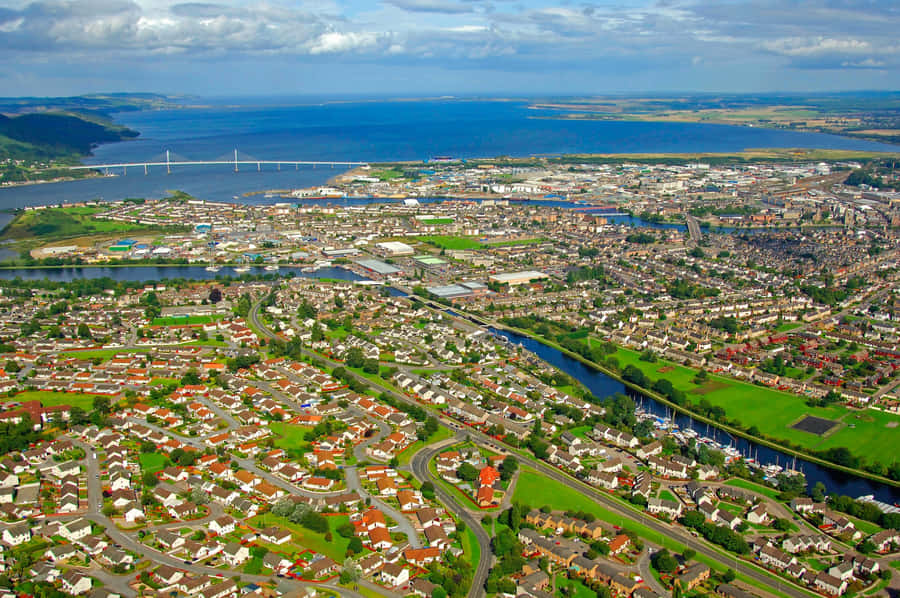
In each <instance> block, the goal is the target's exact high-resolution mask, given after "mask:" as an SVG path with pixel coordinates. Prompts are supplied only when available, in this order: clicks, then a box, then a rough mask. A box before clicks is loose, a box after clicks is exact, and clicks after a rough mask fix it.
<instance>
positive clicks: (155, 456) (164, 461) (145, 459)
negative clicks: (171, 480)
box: [139, 453, 169, 473]
mask: <svg viewBox="0 0 900 598" xmlns="http://www.w3.org/2000/svg"><path fill="white" fill-rule="evenodd" d="M139 461H140V463H141V470H142V471H144V472H149V473H156V472H157V471H161V470H163V469H165V468H166V467H167V466H168V464H169V458H168V457H166V456H165V455H163V454H161V453H141V456H140V458H139Z"/></svg>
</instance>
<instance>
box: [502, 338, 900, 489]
mask: <svg viewBox="0 0 900 598" xmlns="http://www.w3.org/2000/svg"><path fill="white" fill-rule="evenodd" d="M491 331H492V332H494V333H496V334H499V335H501V336H503V337H505V338H507V339H508V340H510V341H512V342H513V343H515V344H519V345H522V347H523V348H525V349H527V350H529V351H531V352H532V353H534V354H535V355H537V356H538V357H540V358H541V359H543V360H544V361H546V362H547V363H549V364H551V365H553V366H555V367H557V368H559V369H560V370H562V371H563V372H565V373H566V374H568V375H570V376H572V377H573V378H575V379H576V380H578V381H579V382H581V383H582V384H584V386H585V387H587V389H588V390H590V391H591V393H593V394H594V395H595V396H597V397H600V398H606V397H609V396H611V395H613V394H615V393H617V392H622V393H627V394H630V395H632V396H633V397H634V399H635V402H636V403H638V404H639V405H641V406H643V408H644V410H645V411H647V412H649V413H653V414H655V415H658V416H660V417H665V415H666V413H667V410H668V412H669V413H671V408H667V406H666V405H664V404H662V403H660V402H658V401H656V400H655V399H653V398H651V397H648V396H646V395H643V394H640V393H632V392H630V391H629V390H628V389H627V387H626V386H625V385H624V384H622V383H621V382H619V381H618V380H615V379H613V378H610V377H609V376H607V375H606V374H604V373H602V372H600V371H598V370H595V369H593V368H591V367H589V366H587V365H585V364H583V363H582V362H580V361H578V360H577V359H573V358H571V357H569V356H568V355H565V354H564V353H562V352H561V351H559V350H557V349H554V348H553V347H548V346H547V345H545V344H543V343H541V342H538V341H536V340H534V339H532V338H529V337H527V336H522V335H520V334H516V333H514V332H509V331H506V330H498V329H495V328H492V329H491ZM675 423H676V424H678V426H679V428H681V429H687V428H693V429H694V430H695V431H696V432H698V433H699V434H700V435H701V436H707V437H709V438H712V439H714V440H716V442H718V443H720V444H723V445H725V446H727V445H729V444H730V445H731V446H733V447H735V448H736V449H738V450H739V451H741V454H743V455H745V456H751V455H752V456H753V457H754V458H756V459H757V460H758V461H759V462H760V463H764V464H769V463H773V464H781V465H785V464H787V465H789V466H791V465H793V464H794V460H795V459H794V457H792V456H789V455H787V454H785V453H782V452H780V451H776V450H774V449H771V448H769V447H767V446H762V445H759V444H757V443H755V442H750V441H748V440H745V439H743V438H737V437H732V436H731V435H730V434H728V433H727V432H724V431H722V430H719V429H718V428H715V427H713V426H707V424H705V423H700V422H698V421H696V420H694V419H693V418H691V417H689V416H686V415H677V416H676V417H675ZM796 469H798V470H800V471H802V472H803V473H804V475H805V476H806V480H807V482H808V483H809V484H810V486H812V485H813V484H815V483H816V482H822V483H823V484H825V487H826V488H827V489H828V492H830V493H838V494H846V495H848V496H852V497H854V498H856V497H858V496H864V495H867V494H872V495H874V496H875V498H876V499H878V500H881V501H883V502H886V503H889V504H894V503H895V502H897V501H900V488H896V487H894V486H890V485H888V484H882V483H879V482H874V481H871V480H868V479H866V478H861V477H858V476H854V475H849V474H845V473H842V472H840V471H835V470H833V469H830V468H828V467H824V466H822V465H818V464H817V463H812V462H810V461H806V460H805V459H796Z"/></svg>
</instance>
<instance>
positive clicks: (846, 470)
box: [492, 322, 900, 488]
mask: <svg viewBox="0 0 900 598" xmlns="http://www.w3.org/2000/svg"><path fill="white" fill-rule="evenodd" d="M492 325H493V326H494V327H495V328H497V329H500V330H506V331H509V332H511V333H513V334H517V335H519V336H522V337H525V338H529V339H531V340H533V341H535V342H538V343H541V344H543V345H546V346H547V347H550V348H552V349H555V350H556V351H559V352H560V353H562V354H563V355H565V356H567V357H569V358H571V359H574V360H576V361H578V362H580V363H581V364H583V365H585V366H587V367H588V368H591V369H593V370H595V371H597V372H600V373H602V374H604V375H605V376H608V377H609V378H611V379H613V380H615V381H617V382H619V383H620V384H622V385H623V386H624V387H626V388H628V389H630V390H632V391H634V392H636V393H639V394H642V395H645V396H647V397H650V398H652V399H653V400H655V401H657V402H659V403H661V404H663V405H666V406H667V407H669V408H671V409H672V410H673V411H675V412H677V413H681V414H683V415H686V416H689V417H691V418H692V419H694V420H696V421H698V422H702V423H704V424H709V425H710V426H713V427H715V428H717V429H719V430H723V431H725V432H727V433H728V434H732V435H734V436H737V437H740V438H743V439H744V440H747V441H749V442H753V443H756V444H759V445H761V446H765V447H768V448H770V449H772V450H775V451H778V452H780V453H784V454H786V455H790V456H794V457H797V458H799V459H804V460H806V461H809V462H810V463H815V464H816V465H820V466H822V467H827V468H829V469H832V470H834V471H838V472H841V473H843V474H848V475H852V476H857V477H860V478H864V479H867V480H871V481H874V482H878V483H881V484H886V485H889V486H892V487H895V488H900V482H898V481H895V480H892V479H890V478H886V477H884V476H879V475H876V474H873V473H871V472H868V471H865V470H862V469H855V468H851V467H846V466H843V465H839V464H837V463H832V462H831V461H827V460H825V459H822V458H820V457H817V456H815V455H811V454H809V453H806V452H804V451H800V450H796V449H793V448H790V447H786V446H783V445H781V444H779V443H777V442H772V441H770V440H767V439H765V438H759V437H757V436H753V435H751V434H748V433H747V432H745V431H744V430H741V429H738V428H735V427H733V426H730V425H728V424H724V423H722V422H719V421H717V420H714V419H711V418H709V417H706V416H704V415H702V414H700V413H696V412H694V411H692V410H690V409H687V408H685V407H684V406H682V405H677V404H675V403H673V402H672V401H670V400H668V399H667V398H666V397H664V396H662V395H660V394H659V393H657V392H654V391H653V390H650V389H646V388H644V387H641V386H638V385H636V384H633V383H631V382H629V381H627V380H625V379H623V378H622V377H621V376H620V375H619V374H618V373H617V372H614V371H612V370H610V369H608V368H605V367H603V366H601V365H599V364H597V363H595V362H593V361H590V360H588V359H585V358H584V357H582V356H581V355H578V354H577V353H573V352H572V351H569V350H567V349H565V348H563V347H562V346H560V345H558V344H556V343H555V342H553V341H549V340H547V339H545V338H543V337H540V336H536V335H534V334H532V333H530V332H528V331H526V330H522V329H519V328H515V327H512V326H507V325H505V324H500V323H496V322H494V323H492Z"/></svg>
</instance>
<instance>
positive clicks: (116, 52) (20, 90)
mask: <svg viewBox="0 0 900 598" xmlns="http://www.w3.org/2000/svg"><path fill="white" fill-rule="evenodd" d="M898 31H900V0H885V1H879V0H809V1H793V0H706V1H698V2H692V1H687V2H683V1H681V0H656V1H651V2H643V1H641V0H615V1H612V2H605V1H600V2H591V1H585V2H583V1H580V0H372V1H363V0H318V1H316V0H308V1H305V2H302V1H301V2H289V1H286V0H269V1H267V2H247V1H243V0H223V1H219V2H171V1H169V0H131V1H129V0H71V1H67V0H46V1H16V0H0V95H2V96H14V95H15V96H18V95H57V94H74V93H85V92H99V91H155V92H176V93H177V92H183V93H191V94H199V95H272V94H317V95H339V94H362V95H381V94H392V95H404V94H406V95H408V94H418V95H432V94H466V93H481V94H513V93H516V94H534V95H561V94H584V93H593V94H602V93H619V92H647V91H654V92H667V91H722V92H728V91H751V92H753V91H807V90H845V89H898V88H900V35H898Z"/></svg>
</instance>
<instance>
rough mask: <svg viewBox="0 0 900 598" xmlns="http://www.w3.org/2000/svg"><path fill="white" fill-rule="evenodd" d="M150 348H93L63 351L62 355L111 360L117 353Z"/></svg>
mask: <svg viewBox="0 0 900 598" xmlns="http://www.w3.org/2000/svg"><path fill="white" fill-rule="evenodd" d="M147 351H149V349H92V350H88V351H63V352H62V353H60V356H61V357H74V358H75V359H100V360H101V361H109V360H110V359H112V358H113V357H115V356H116V355H119V354H120V353H121V354H123V355H124V354H134V353H146V352H147Z"/></svg>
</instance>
